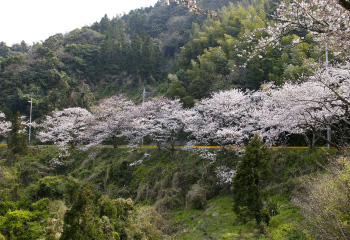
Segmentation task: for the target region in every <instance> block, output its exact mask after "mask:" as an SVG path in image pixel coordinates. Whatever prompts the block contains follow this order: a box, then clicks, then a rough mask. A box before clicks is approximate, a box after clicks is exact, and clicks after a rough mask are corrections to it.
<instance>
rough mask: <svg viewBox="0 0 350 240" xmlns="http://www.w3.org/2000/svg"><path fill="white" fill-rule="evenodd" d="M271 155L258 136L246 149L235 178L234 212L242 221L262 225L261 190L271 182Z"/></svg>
mask: <svg viewBox="0 0 350 240" xmlns="http://www.w3.org/2000/svg"><path fill="white" fill-rule="evenodd" d="M269 159H270V153H269V150H268V148H267V146H266V145H264V144H263V142H262V140H261V138H260V137H259V136H258V135H257V134H256V135H255V136H254V137H253V138H252V140H251V141H250V143H249V144H248V145H247V147H246V152H245V154H244V155H243V157H242V161H241V162H240V164H239V165H238V169H237V173H236V175H235V177H234V178H233V188H234V190H233V191H234V195H233V202H234V206H233V210H234V212H235V213H236V214H237V216H238V218H239V219H240V220H242V221H245V220H247V219H253V218H255V220H256V222H257V223H258V224H260V222H261V220H262V217H263V214H262V209H263V203H262V196H261V189H262V186H263V185H264V184H266V183H267V181H268V180H269V178H270V176H271V173H270V166H269Z"/></svg>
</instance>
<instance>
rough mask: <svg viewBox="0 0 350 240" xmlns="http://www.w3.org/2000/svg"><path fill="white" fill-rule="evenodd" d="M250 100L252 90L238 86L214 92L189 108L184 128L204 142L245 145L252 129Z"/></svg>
mask: <svg viewBox="0 0 350 240" xmlns="http://www.w3.org/2000/svg"><path fill="white" fill-rule="evenodd" d="M250 104H251V99H250V97H249V94H248V93H244V92H243V91H241V90H238V89H232V90H228V91H221V92H218V93H214V94H213V95H212V97H211V98H207V99H203V100H202V101H200V102H198V103H196V104H195V106H194V109H192V110H188V111H187V113H186V117H185V118H184V120H183V121H184V123H185V125H186V127H185V131H186V132H191V134H192V136H193V137H194V138H195V139H196V141H197V142H198V143H200V144H204V145H208V144H210V143H215V144H218V145H220V146H222V147H225V146H228V145H242V144H243V143H244V141H245V140H247V139H249V135H250V132H251V131H250V127H251V124H252V121H251V120H250V117H249V109H250Z"/></svg>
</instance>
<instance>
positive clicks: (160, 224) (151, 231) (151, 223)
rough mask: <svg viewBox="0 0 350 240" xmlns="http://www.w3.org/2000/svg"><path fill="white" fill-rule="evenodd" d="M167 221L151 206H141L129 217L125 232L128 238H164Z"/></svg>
mask: <svg viewBox="0 0 350 240" xmlns="http://www.w3.org/2000/svg"><path fill="white" fill-rule="evenodd" d="M166 230H167V223H166V221H165V220H164V218H163V217H162V216H161V215H160V214H159V213H158V212H157V211H156V210H155V209H154V208H153V207H141V208H140V209H139V211H138V212H137V213H136V214H135V215H134V217H133V218H130V219H129V221H128V227H127V228H126V233H127V235H128V239H135V240H137V239H140V240H141V239H165V238H166V237H165V234H164V232H166Z"/></svg>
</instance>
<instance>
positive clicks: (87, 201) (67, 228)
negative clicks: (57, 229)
mask: <svg viewBox="0 0 350 240" xmlns="http://www.w3.org/2000/svg"><path fill="white" fill-rule="evenodd" d="M94 198H95V196H94V194H93V193H92V191H91V190H90V189H89V188H88V187H83V188H81V189H80V191H79V193H78V195H77V197H76V199H75V202H74V203H73V206H72V208H71V209H70V210H68V211H67V212H66V214H65V215H64V225H63V233H62V236H61V238H60V239H61V240H87V239H91V240H102V239H104V236H103V231H102V228H101V224H100V219H99V216H98V208H97V207H96V206H95V204H94Z"/></svg>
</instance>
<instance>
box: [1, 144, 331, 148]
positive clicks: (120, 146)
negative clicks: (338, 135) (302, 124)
mask: <svg viewBox="0 0 350 240" xmlns="http://www.w3.org/2000/svg"><path fill="white" fill-rule="evenodd" d="M0 146H7V144H0ZM56 146H57V145H55V144H51V145H50V144H45V145H33V147H56ZM68 146H70V145H68ZM85 146H86V145H78V146H77V147H85ZM97 147H107V148H112V147H114V146H113V145H97ZM132 147H135V148H157V147H158V146H157V145H135V146H131V145H118V148H132ZM168 147H169V148H170V147H171V146H168ZM185 147H186V146H174V148H180V149H181V148H185ZM193 148H195V149H202V148H204V149H222V147H221V146H193ZM225 148H226V149H245V147H240V146H226V147H225ZM269 148H270V149H282V148H283V149H309V148H308V147H298V146H289V147H287V146H272V147H269ZM315 148H317V149H327V147H315Z"/></svg>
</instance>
